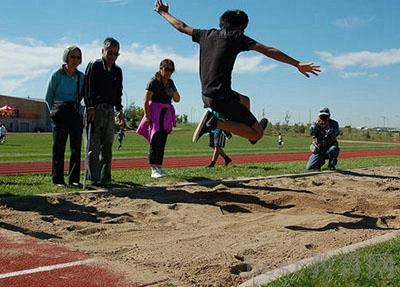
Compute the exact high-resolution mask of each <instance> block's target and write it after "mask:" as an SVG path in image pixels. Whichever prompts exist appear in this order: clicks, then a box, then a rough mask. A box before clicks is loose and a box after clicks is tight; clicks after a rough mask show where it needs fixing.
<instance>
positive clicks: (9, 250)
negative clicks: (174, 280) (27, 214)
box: [0, 229, 145, 287]
mask: <svg viewBox="0 0 400 287" xmlns="http://www.w3.org/2000/svg"><path fill="white" fill-rule="evenodd" d="M0 246H1V250H0V287H10V286H19V287H46V286H47V287H50V286H51V287H102V286H114V287H139V286H145V285H144V284H140V283H135V282H131V281H130V280H128V279H127V277H126V276H125V275H124V274H122V273H120V272H119V271H115V270H113V269H112V267H111V266H109V265H106V264H105V263H104V262H99V261H98V260H95V259H93V258H89V256H88V255H86V254H83V253H80V252H78V251H74V250H70V249H68V248H66V247H63V246H60V245H57V244H54V243H50V242H48V241H44V240H39V239H36V238H34V237H29V236H27V235H23V234H21V233H18V232H13V231H9V230H5V229H4V230H0Z"/></svg>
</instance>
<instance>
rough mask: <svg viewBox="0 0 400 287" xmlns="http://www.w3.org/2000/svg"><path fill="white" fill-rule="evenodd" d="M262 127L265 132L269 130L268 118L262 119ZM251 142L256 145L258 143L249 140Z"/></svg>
mask: <svg viewBox="0 0 400 287" xmlns="http://www.w3.org/2000/svg"><path fill="white" fill-rule="evenodd" d="M260 125H261V127H262V128H263V130H265V129H266V128H267V126H268V120H267V119H266V118H263V119H261V121H260ZM249 142H250V143H251V144H256V143H257V141H252V140H249Z"/></svg>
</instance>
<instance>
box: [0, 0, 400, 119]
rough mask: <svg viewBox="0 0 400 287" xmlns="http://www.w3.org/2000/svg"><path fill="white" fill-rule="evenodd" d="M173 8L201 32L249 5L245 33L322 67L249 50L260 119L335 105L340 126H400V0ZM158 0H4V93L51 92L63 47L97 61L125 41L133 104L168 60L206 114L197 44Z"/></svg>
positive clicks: (183, 107)
mask: <svg viewBox="0 0 400 287" xmlns="http://www.w3.org/2000/svg"><path fill="white" fill-rule="evenodd" d="M168 3H169V5H170V12H171V13H172V14H174V15H175V16H177V17H178V18H180V19H182V20H183V21H185V22H186V23H187V24H188V25H190V26H192V27H194V28H211V27H217V26H218V19H219V16H220V15H221V14H222V13H223V12H224V11H225V10H227V9H242V10H245V11H246V12H247V13H248V15H249V18H250V23H249V26H248V28H247V29H246V34H247V35H248V36H250V37H252V38H254V39H255V40H257V41H259V42H261V43H264V44H266V45H269V46H273V47H276V48H278V49H280V50H282V51H284V52H285V53H287V54H289V55H291V56H292V57H294V58H296V59H298V60H300V61H304V62H314V63H317V64H320V65H321V69H322V70H323V72H322V73H321V74H320V76H319V77H312V78H310V79H307V78H305V77H304V76H302V75H301V74H300V73H298V72H297V70H296V69H295V68H293V67H292V66H288V65H285V64H282V63H279V62H276V61H273V60H272V59H269V58H267V57H264V56H262V55H260V54H258V53H256V52H246V53H242V54H241V55H240V57H239V58H238V61H237V64H236V65H235V69H234V73H233V88H234V89H235V90H237V91H238V92H240V93H242V94H245V95H248V96H249V97H250V99H251V101H252V111H253V112H254V114H255V115H257V116H261V115H262V114H263V113H264V114H265V115H266V116H267V117H268V118H269V119H270V120H271V121H272V122H273V123H276V122H284V118H285V115H286V113H288V114H289V115H290V122H291V123H295V122H300V123H306V122H309V120H310V119H313V118H314V117H315V115H316V113H317V112H318V110H319V108H321V107H324V106H327V107H329V108H330V109H331V113H332V117H333V118H335V119H337V120H338V121H339V123H340V124H341V125H342V126H344V125H348V124H350V125H352V126H384V125H385V126H398V127H400V110H399V106H400V97H399V96H400V95H399V94H400V84H399V82H400V80H399V76H400V33H399V32H398V29H399V27H400V2H399V1H397V0H381V1H375V0H362V1H359V0H351V1H348V0H335V1H328V0H326V1H320V0H302V1H300V0H280V1H270V0H191V1H188V0H170V1H169V2H168ZM153 6H154V1H152V0H80V1H75V0H69V1H66V0H27V1H26V0H2V1H1V17H0V94H6V95H11V96H17V97H27V96H30V97H32V98H44V95H45V91H46V87H47V80H48V78H49V76H50V74H51V73H52V71H54V70H55V69H57V67H58V66H59V65H60V64H61V55H62V51H63V48H64V47H65V46H66V45H68V44H77V45H79V46H80V47H81V48H82V50H83V58H84V59H83V60H84V62H83V64H82V65H81V66H80V69H81V70H82V71H84V69H85V67H86V64H87V62H88V61H90V60H92V59H95V58H98V57H100V50H101V42H102V40H103V39H104V38H105V37H106V36H113V37H115V38H116V39H118V40H119V41H120V43H121V56H120V57H119V59H118V62H117V63H118V64H119V65H120V66H121V68H122V69H123V73H124V92H125V93H124V100H123V102H124V104H126V103H128V104H130V103H132V102H135V103H136V104H139V105H142V101H143V94H144V89H145V87H146V84H147V82H148V80H149V79H150V78H151V77H152V75H153V74H154V72H155V71H156V70H157V67H158V63H159V62H160V61H161V60H162V59H163V58H166V57H169V58H171V59H173V60H174V61H175V64H176V73H175V74H174V75H173V79H174V81H175V84H176V86H177V87H178V89H179V92H180V94H181V96H182V101H181V103H179V104H177V105H176V109H177V112H178V113H181V114H182V113H184V114H187V115H188V116H189V120H193V121H196V120H198V118H199V117H200V115H201V114H202V112H203V109H202V102H201V97H200V95H201V91H200V82H199V77H198V46H197V44H195V43H193V42H192V41H191V39H190V38H189V37H188V36H186V35H183V34H180V33H178V32H177V31H175V30H174V29H173V28H172V27H171V26H169V25H168V24H167V23H166V22H165V20H164V19H163V18H161V17H160V16H159V15H158V14H156V13H155V12H154V11H153Z"/></svg>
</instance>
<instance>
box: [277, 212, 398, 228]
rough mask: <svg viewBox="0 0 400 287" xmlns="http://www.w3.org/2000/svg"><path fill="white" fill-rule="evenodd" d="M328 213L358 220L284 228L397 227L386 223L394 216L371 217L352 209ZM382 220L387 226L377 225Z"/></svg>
mask: <svg viewBox="0 0 400 287" xmlns="http://www.w3.org/2000/svg"><path fill="white" fill-rule="evenodd" d="M328 213H329V214H335V215H341V216H345V217H348V218H359V219H360V220H359V221H356V222H341V221H339V222H331V223H328V224H327V225H325V226H323V227H317V228H313V227H305V226H299V225H290V226H286V227H285V228H287V229H290V230H293V231H318V232H321V231H328V230H336V229H338V228H346V229H374V230H398V229H399V228H391V227H389V226H388V224H387V220H390V219H394V218H395V217H394V216H386V217H372V216H368V215H359V214H354V213H353V212H352V211H345V212H343V213H336V212H328ZM379 221H380V222H382V223H383V224H385V225H386V226H387V227H386V228H383V227H379V226H378V225H377V224H378V222H379Z"/></svg>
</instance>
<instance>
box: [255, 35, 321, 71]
mask: <svg viewBox="0 0 400 287" xmlns="http://www.w3.org/2000/svg"><path fill="white" fill-rule="evenodd" d="M250 50H254V51H257V52H259V53H261V54H264V55H265V56H267V57H270V58H272V59H274V60H277V61H279V62H282V63H286V64H289V65H292V66H294V67H296V68H297V69H298V70H299V72H300V73H302V74H303V75H304V76H306V77H307V78H309V77H310V75H309V73H311V74H314V75H315V76H318V73H320V72H321V70H320V69H319V68H320V66H316V65H314V63H302V62H300V61H297V60H296V59H293V58H292V57H290V56H289V55H286V54H285V53H283V52H282V51H280V50H278V49H276V48H273V47H268V46H265V45H263V44H261V43H255V44H253V45H252V46H251V47H250Z"/></svg>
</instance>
